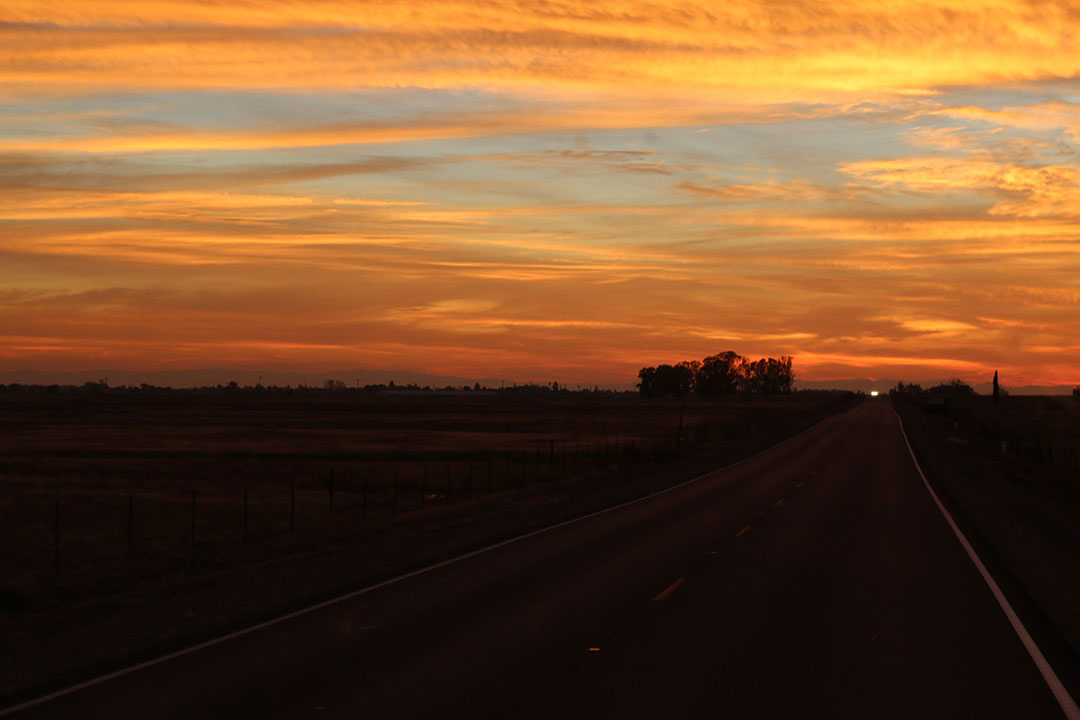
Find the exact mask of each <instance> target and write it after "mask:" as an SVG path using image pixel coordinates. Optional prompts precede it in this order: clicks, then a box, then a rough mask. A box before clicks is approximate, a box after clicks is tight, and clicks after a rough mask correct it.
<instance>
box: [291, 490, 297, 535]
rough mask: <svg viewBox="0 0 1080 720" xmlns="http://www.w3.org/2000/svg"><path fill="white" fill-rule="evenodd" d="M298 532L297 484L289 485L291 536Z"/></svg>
mask: <svg viewBox="0 0 1080 720" xmlns="http://www.w3.org/2000/svg"><path fill="white" fill-rule="evenodd" d="M295 532H296V483H295V482H293V483H289V534H290V535H293V534H295Z"/></svg>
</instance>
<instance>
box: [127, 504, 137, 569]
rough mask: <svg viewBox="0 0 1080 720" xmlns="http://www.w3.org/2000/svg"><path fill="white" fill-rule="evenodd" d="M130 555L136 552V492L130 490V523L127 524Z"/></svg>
mask: <svg viewBox="0 0 1080 720" xmlns="http://www.w3.org/2000/svg"><path fill="white" fill-rule="evenodd" d="M127 541H128V554H129V555H130V554H131V553H133V552H134V551H135V490H134V488H132V489H129V490H128V523H127Z"/></svg>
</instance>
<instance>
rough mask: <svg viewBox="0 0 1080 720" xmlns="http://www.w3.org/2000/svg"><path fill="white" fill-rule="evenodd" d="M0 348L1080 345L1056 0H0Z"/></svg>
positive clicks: (294, 365) (395, 350)
mask: <svg viewBox="0 0 1080 720" xmlns="http://www.w3.org/2000/svg"><path fill="white" fill-rule="evenodd" d="M0 108H2V110H0V370H13V369H36V370H56V371H61V370H68V371H70V370H80V369H84V368H98V367H112V368H121V369H142V370H168V369H189V368H200V367H233V368H251V369H266V370H291V371H311V372H318V371H325V370H332V369H335V368H360V367H363V368H400V369H408V370H415V371H421V372H431V373H439V374H449V375H458V376H464V377H505V378H513V379H517V380H527V379H541V378H544V379H558V380H560V381H561V382H564V383H574V382H579V383H580V382H605V381H616V382H627V381H632V380H633V378H634V377H635V376H636V373H637V370H638V369H639V368H641V367H642V366H644V365H652V364H657V363H661V362H674V361H679V360H683V359H692V358H701V357H704V356H706V355H710V354H713V353H717V352H722V351H725V350H729V349H730V350H735V351H736V352H739V353H740V354H743V355H746V356H752V357H761V356H778V355H792V356H793V357H794V365H795V372H796V375H797V377H799V378H802V379H805V380H828V379H836V378H876V377H895V378H903V379H908V380H922V379H928V378H942V377H953V376H956V377H961V378H964V379H967V380H969V381H985V380H988V379H989V378H990V376H992V375H993V372H994V370H995V369H998V370H1000V372H1001V377H1002V383H1003V384H1005V385H1006V386H1008V385H1009V384H1013V385H1022V384H1047V385H1057V384H1073V383H1076V382H1080V360H1078V358H1080V184H1078V183H1080V155H1078V145H1080V9H1078V7H1077V6H1076V5H1075V3H1070V2H1043V1H1041V0H1027V1H1025V2H1020V1H1015V0H987V1H981V2H964V1H956V0H934V1H933V2H914V1H908V0H882V1H881V2H875V3H866V2H859V1H855V2H827V1H824V0H814V1H811V0H770V1H769V2H723V3H717V2H636V1H625V2H624V1H619V0H598V1H597V2H590V3H579V2H570V1H567V2H563V1H561V0H489V1H487V2H463V1H458V0H423V1H422V2H421V1H419V0H418V1H416V2H365V1H346V0H220V1H219V0H139V1H138V2H131V1H130V0H93V1H92V2H87V0H52V1H51V2H48V3H43V2H41V1H40V0H0Z"/></svg>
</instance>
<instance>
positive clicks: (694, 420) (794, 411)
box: [0, 391, 837, 607]
mask: <svg viewBox="0 0 1080 720" xmlns="http://www.w3.org/2000/svg"><path fill="white" fill-rule="evenodd" d="M836 402H837V396H832V395H821V394H806V395H793V396H786V397H782V398H771V399H770V398H760V397H745V398H743V397H739V398H730V399H726V400H716V401H703V400H694V401H688V402H683V401H676V400H668V401H658V400H643V399H639V398H637V397H636V396H630V395H616V394H608V393H596V394H569V393H567V394H561V395H549V396H528V395H523V394H514V393H501V394H498V393H496V394H483V393H476V394H472V393H463V394H461V395H451V396H440V395H432V394H424V393H411V394H397V395H384V396H373V395H368V394H361V393H353V392H349V391H345V392H340V391H339V392H322V391H309V392H295V393H286V392H271V391H267V392H257V391H237V392H217V393H214V392H207V393H199V392H164V391H162V392H139V393H134V394H133V393H127V392H119V391H109V392H106V393H103V394H89V393H86V394H84V393H57V394H48V393H43V392H35V393H28V392H25V391H23V392H12V391H9V392H6V393H2V394H0V427H2V428H3V433H2V434H0V477H2V478H3V488H2V489H3V492H2V494H0V527H2V528H3V529H2V530H0V547H2V553H0V557H2V558H3V559H2V560H0V562H2V564H3V567H2V571H3V573H4V577H5V578H6V579H7V583H8V584H9V585H10V584H11V583H14V584H16V585H19V584H20V583H23V582H24V581H31V582H32V584H40V581H41V580H42V579H44V580H45V581H46V583H47V584H48V583H49V582H51V580H52V579H53V578H55V577H57V576H64V574H65V573H66V574H68V576H69V577H70V578H71V579H74V578H75V577H76V575H77V574H80V573H81V576H80V577H81V581H83V582H91V581H94V582H96V581H100V580H102V579H103V578H107V577H109V576H114V575H124V574H127V573H135V574H137V575H140V576H145V575H154V574H155V573H157V572H169V571H173V570H175V569H177V567H180V566H183V565H185V564H186V565H187V566H188V570H189V571H190V570H193V569H197V568H199V567H202V568H215V567H220V566H222V565H223V564H224V565H227V564H231V563H236V562H242V561H243V559H244V557H258V556H259V553H260V552H261V553H264V554H265V553H271V554H274V553H280V552H288V551H289V546H288V544H287V543H289V542H291V543H293V544H297V543H300V544H303V543H307V544H309V545H310V544H312V543H315V544H318V543H319V542H323V541H326V540H327V539H330V538H331V537H334V536H341V535H344V536H348V535H349V533H351V532H353V531H357V530H362V529H363V528H364V527H365V526H369V525H370V524H371V523H373V522H375V521H377V520H379V519H381V518H386V517H390V516H396V515H400V514H406V513H416V512H419V511H425V512H426V511H430V510H434V509H438V508H440V507H445V506H447V505H451V504H456V503H460V502H466V501H469V500H472V499H473V498H476V497H480V496H483V495H491V494H493V493H505V492H514V491H516V490H517V489H519V488H522V487H527V486H530V485H535V484H537V483H551V482H556V481H565V480H568V479H575V478H576V479H584V478H589V477H592V476H603V477H606V476H620V477H629V476H632V475H633V474H634V473H638V474H639V475H641V474H648V473H649V472H650V471H651V469H653V468H655V467H657V466H662V465H664V464H665V463H668V462H669V461H670V460H671V459H672V458H673V457H675V456H676V455H678V454H680V453H683V454H685V452H686V451H687V450H688V448H691V447H699V446H708V445H718V446H722V445H724V444H726V443H732V442H735V441H736V440H741V439H745V438H747V437H749V436H752V435H755V434H759V435H760V434H763V433H764V435H765V436H771V435H772V434H774V433H775V432H776V431H778V430H782V426H787V425H790V424H791V423H798V422H800V421H803V420H805V419H807V418H810V417H813V416H817V415H819V414H820V413H821V412H822V411H823V410H825V409H826V406H828V405H829V404H835V403H836ZM680 424H681V427H682V433H681V434H680V432H679V428H680ZM283 539H284V540H283ZM275 543H276V545H274V547H273V548H270V549H267V548H263V549H262V550H256V549H255V548H257V547H259V546H263V545H273V544H275ZM283 543H286V544H284V545H283ZM88 569H89V571H90V572H89V576H87V571H88ZM5 601H6V602H7V603H8V604H14V606H16V607H18V606H19V605H20V604H24V603H26V602H29V600H27V599H26V598H23V599H19V598H18V597H8V598H6V600H5Z"/></svg>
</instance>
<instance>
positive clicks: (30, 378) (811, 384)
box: [0, 368, 1072, 395]
mask: <svg viewBox="0 0 1080 720" xmlns="http://www.w3.org/2000/svg"><path fill="white" fill-rule="evenodd" d="M260 378H261V382H262V384H263V385H278V386H285V385H291V386H293V387H298V386H300V385H309V386H315V387H320V386H322V385H323V384H324V383H325V382H326V381H327V380H340V381H341V382H344V383H346V384H347V385H349V386H355V385H356V384H357V383H359V384H360V385H385V384H387V383H389V382H390V381H391V380H393V381H394V384H395V385H410V384H416V385H419V386H421V387H424V386H431V387H433V388H434V387H440V388H441V387H446V386H447V385H450V386H452V387H461V386H462V385H470V386H471V385H473V384H474V383H480V385H481V386H483V387H489V388H497V387H501V386H503V385H508V386H509V385H513V384H515V381H514V380H512V379H510V378H490V377H475V378H467V377H459V376H456V375H434V374H431V373H422V372H414V371H410V370H337V371H333V372H319V373H299V372H275V371H269V370H268V371H265V372H261V373H260V372H259V371H257V370H235V369H227V368H204V369H198V370H154V371H139V370H83V371H75V372H57V371H48V370H0V384H4V385H6V384H9V383H22V384H24V385H54V384H55V385H82V384H83V383H85V382H97V381H99V380H107V381H108V383H109V385H112V386H117V385H140V384H142V383H147V384H150V385H157V386H160V387H175V388H188V387H202V386H206V385H218V384H221V385H226V384H228V383H229V381H230V380H235V381H236V382H237V383H239V384H240V385H255V384H257V383H259V382H260ZM552 379H554V380H558V378H551V379H540V380H526V381H520V380H518V381H516V382H517V384H518V385H523V384H529V383H530V382H537V383H540V384H548V383H550V382H551V380H552ZM897 382H899V381H898V380H886V379H882V380H867V379H861V378H853V379H841V380H796V382H795V385H796V387H797V388H798V389H800V390H852V391H856V392H859V391H861V392H865V393H869V392H871V391H872V390H877V391H878V392H883V393H884V392H888V391H889V390H890V389H891V388H894V387H896V384H897ZM904 382H907V381H906V380H905V381H904ZM941 382H945V381H944V380H930V381H926V382H922V383H919V384H920V385H922V386H923V387H924V388H928V387H932V386H934V385H937V384H939V383H941ZM560 384H562V382H561V381H560ZM594 384H595V385H597V386H599V387H600V388H602V389H605V390H635V389H637V385H636V384H635V383H633V382H623V383H620V382H598V383H580V384H579V383H565V387H567V388H570V389H577V388H579V387H581V388H586V387H591V386H592V385H594ZM972 387H974V388H975V391H976V392H979V393H982V394H987V395H988V394H990V392H991V391H992V386H991V383H988V382H985V383H978V384H975V385H973V386H972ZM1003 387H1005V389H1007V390H1008V391H1009V392H1010V393H1011V394H1013V395H1069V394H1071V393H1072V386H1070V385H1053V386H1050V385H1020V386H1010V385H1007V384H1004V385H1003Z"/></svg>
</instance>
